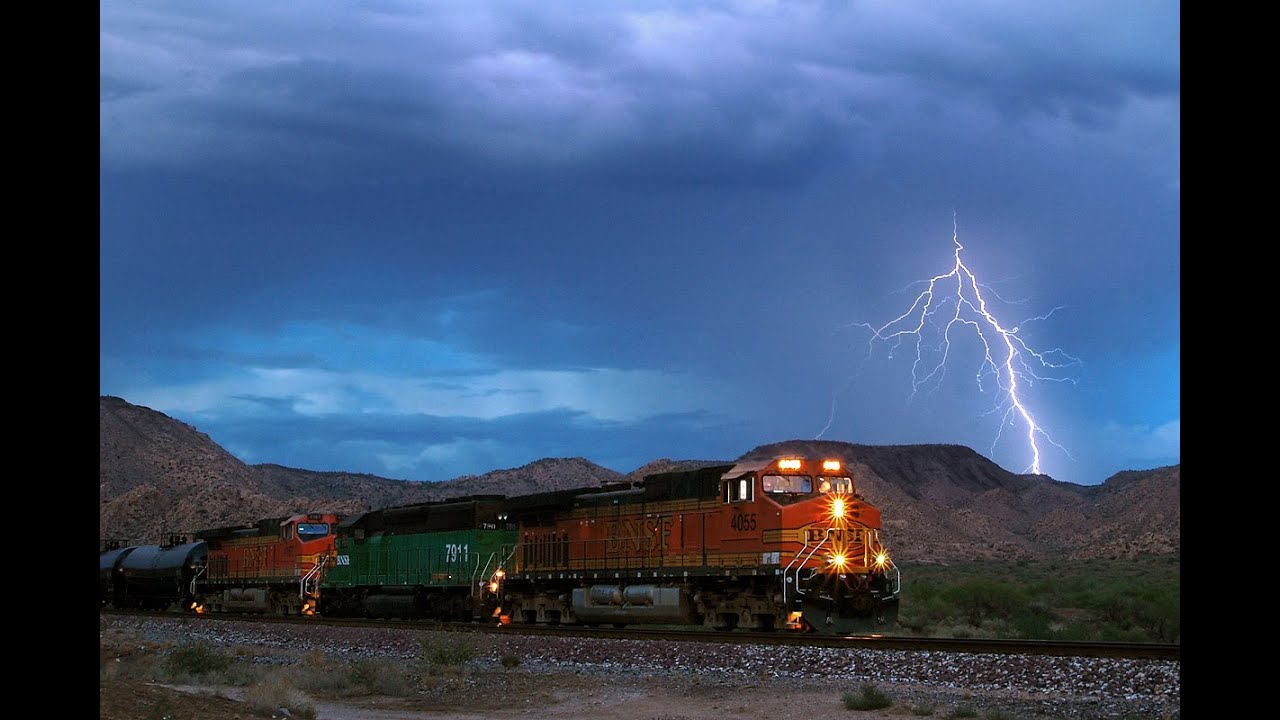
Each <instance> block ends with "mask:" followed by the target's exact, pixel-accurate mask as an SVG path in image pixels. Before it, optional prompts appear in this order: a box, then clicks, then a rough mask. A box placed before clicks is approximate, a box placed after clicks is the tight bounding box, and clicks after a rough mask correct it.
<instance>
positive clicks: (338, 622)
mask: <svg viewBox="0 0 1280 720" xmlns="http://www.w3.org/2000/svg"><path fill="white" fill-rule="evenodd" d="M101 612H102V613H103V614H109V615H117V616H132V617H162V618H169V619H172V618H174V617H183V618H189V619H191V620H193V621H199V622H220V621H222V622H225V621H239V622H246V621H247V622H263V623H289V624H310V625H317V626H330V627H372V628H400V629H406V630H410V629H412V630H448V631H452V632H476V633H498V634H508V635H547V636H555V637H584V638H612V639H624V640H645V641H654V642H656V641H663V642H711V643H724V644H752V645H792V646H800V647H823V648H867V649H874V650H918V651H933V652H952V653H986V654H1001V655H1056V656H1060V657H1104V658H1132V659H1154V660H1174V661H1180V660H1181V659H1182V650H1181V648H1182V646H1181V644H1179V643H1135V642H1105V641H1066V640H1009V639H984V638H937V637H912V636H899V635H850V636H839V635H815V634H808V633H787V632H771V633H769V632H756V631H748V630H734V631H728V632H714V631H704V630H684V629H675V628H671V627H648V628H590V627H585V626H582V625H498V624H497V623H474V622H472V623H464V622H440V621H435V620H378V619H366V618H324V617H318V616H312V617H296V616H281V615H262V614H234V613H216V614H201V615H193V614H186V613H174V612H146V611H133V610H113V609H103V610H102V611H101Z"/></svg>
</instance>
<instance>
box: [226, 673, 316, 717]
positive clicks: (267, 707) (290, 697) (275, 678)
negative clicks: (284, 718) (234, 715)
mask: <svg viewBox="0 0 1280 720" xmlns="http://www.w3.org/2000/svg"><path fill="white" fill-rule="evenodd" d="M244 699H245V702H246V703H248V704H249V708H250V709H251V710H253V711H254V712H255V713H258V714H260V715H270V716H271V717H276V715H277V714H278V713H279V712H280V711H281V710H285V711H287V712H288V714H289V716H290V717H298V718H304V719H305V720H310V719H311V718H314V717H315V716H316V708H315V705H312V704H311V701H310V700H309V699H308V698H307V696H306V695H304V694H303V693H302V691H300V690H298V689H297V688H295V687H294V686H293V685H291V684H290V683H289V681H288V680H287V679H285V678H284V677H283V676H281V675H270V676H268V677H267V678H266V679H265V680H262V681H261V682H258V683H255V684H253V685H250V686H249V689H248V690H245V693H244Z"/></svg>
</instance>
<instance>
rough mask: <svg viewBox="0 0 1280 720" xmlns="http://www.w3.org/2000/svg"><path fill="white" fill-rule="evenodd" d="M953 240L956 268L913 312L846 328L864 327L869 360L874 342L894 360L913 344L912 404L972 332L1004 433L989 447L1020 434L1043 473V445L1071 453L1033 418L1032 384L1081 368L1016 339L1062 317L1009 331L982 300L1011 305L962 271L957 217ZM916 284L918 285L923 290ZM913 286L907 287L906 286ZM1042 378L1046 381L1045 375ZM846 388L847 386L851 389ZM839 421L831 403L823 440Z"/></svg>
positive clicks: (1035, 469)
mask: <svg viewBox="0 0 1280 720" xmlns="http://www.w3.org/2000/svg"><path fill="white" fill-rule="evenodd" d="M951 241H952V243H953V244H954V245H955V265H953V266H952V268H951V270H950V271H949V272H947V273H945V274H943V275H936V276H934V277H932V278H930V279H929V280H928V281H927V287H926V288H925V290H924V291H923V292H921V293H920V294H919V295H917V296H916V298H915V301H914V302H912V304H911V307H910V308H909V309H908V310H907V311H906V312H904V313H902V314H901V315H899V316H898V317H896V318H894V319H892V320H890V321H889V322H886V323H884V324H883V325H880V326H879V327H876V326H873V325H871V324H869V323H851V324H850V325H846V326H845V327H863V328H866V329H867V330H870V331H871V339H870V340H868V341H867V345H868V355H869V354H870V353H871V352H872V351H873V350H874V349H875V345H876V343H877V342H884V343H889V344H890V346H891V347H890V351H889V358H890V359H893V357H894V354H895V353H896V352H897V351H898V350H899V349H900V348H902V347H903V345H904V344H906V343H909V342H910V338H913V337H914V345H915V359H914V360H913V361H912V364H911V397H912V398H914V397H915V394H916V392H918V391H919V390H920V388H921V387H922V386H924V385H926V384H927V383H932V384H933V386H934V387H937V385H938V384H939V383H941V382H942V379H943V377H944V376H945V375H946V368H947V361H948V360H949V359H950V356H951V340H952V333H953V332H963V331H965V330H972V331H973V332H974V334H975V335H976V336H977V338H978V340H979V342H980V343H981V345H982V348H983V357H982V361H981V362H980V363H979V365H978V369H977V371H976V377H975V380H976V382H977V385H978V389H979V391H980V392H984V393H985V392H986V387H985V385H984V379H985V378H986V377H988V376H991V377H992V378H993V382H994V385H995V387H996V388H997V393H996V397H997V400H996V404H995V407H994V408H993V409H992V410H991V413H999V414H1000V416H1001V422H1000V427H999V429H998V430H997V432H996V438H995V440H993V441H992V443H991V453H992V454H994V452H995V447H996V445H998V444H999V442H1000V439H1001V437H1002V436H1003V434H1004V432H1005V428H1006V427H1009V428H1020V429H1021V432H1023V433H1025V435H1026V442H1027V445H1028V447H1029V453H1030V456H1031V462H1030V464H1029V465H1028V466H1027V468H1026V469H1025V470H1023V472H1024V473H1026V472H1032V473H1036V474H1040V454H1041V453H1040V449H1041V447H1040V443H1041V442H1045V443H1048V444H1050V445H1053V446H1054V447H1057V448H1058V449H1060V450H1062V451H1063V452H1064V453H1066V454H1067V456H1068V457H1070V456H1071V453H1070V452H1068V451H1067V449H1066V448H1064V447H1062V446H1061V445H1059V444H1058V443H1057V442H1054V440H1053V438H1052V437H1050V436H1049V433H1048V432H1046V431H1045V429H1044V427H1042V426H1041V425H1040V424H1039V423H1038V422H1037V421H1036V419H1035V416H1034V414H1033V413H1032V412H1031V409H1030V408H1029V407H1028V405H1027V402H1026V399H1025V390H1026V388H1027V387H1030V386H1031V385H1033V384H1034V383H1035V381H1037V380H1039V381H1051V382H1070V383H1072V384H1075V380H1074V379H1072V378H1070V377H1054V376H1052V375H1053V374H1054V373H1060V372H1061V371H1062V370H1063V369H1064V368H1066V367H1069V366H1071V365H1078V364H1081V361H1080V360H1078V359H1077V358H1074V357H1072V356H1070V355H1068V354H1067V353H1065V352H1064V351H1062V350H1061V349H1059V348H1054V349H1053V350H1047V351H1038V350H1035V349H1033V348H1032V347H1030V346H1029V345H1027V343H1026V342H1024V341H1023V339H1022V336H1021V335H1020V334H1019V333H1020V331H1021V330H1022V328H1023V327H1024V326H1025V325H1026V324H1027V323H1030V322H1034V321H1040V320H1046V319H1048V318H1049V317H1050V316H1051V315H1053V313H1055V312H1057V311H1058V310H1060V309H1061V308H1060V307H1055V308H1053V309H1052V310H1050V311H1049V312H1048V313H1046V314H1044V315H1041V316H1038V317H1033V318H1029V319H1027V320H1024V321H1023V322H1022V323H1020V324H1019V325H1015V326H1013V327H1005V326H1004V325H1003V324H1002V323H1001V322H1000V321H999V320H998V319H997V318H996V316H995V315H994V314H993V313H992V311H991V310H990V309H989V308H988V306H987V298H986V297H984V296H983V289H985V290H986V291H987V292H988V293H989V294H990V295H992V296H993V297H994V298H995V299H997V300H1000V301H1002V302H1007V301H1005V300H1004V298H1001V297H1000V295H999V294H998V293H997V292H996V291H995V290H994V289H992V288H991V287H990V286H987V285H984V284H982V283H979V282H978V278H977V277H976V276H975V275H974V274H973V272H972V271H971V270H970V269H969V268H968V266H966V265H965V264H964V260H963V259H961V257H960V254H961V251H963V250H964V245H962V244H960V237H959V230H958V227H957V225H956V221H955V218H954V216H953V217H952V230H951ZM919 282H924V281H917V283H912V284H913V285H915V284H918V283H919ZM908 287H910V286H908ZM931 328H932V329H937V330H938V332H939V334H940V339H939V341H938V342H937V344H936V345H932V346H931V345H930V344H928V343H927V342H926V334H927V332H928V331H929V330H930V329H931ZM1042 373H1045V374H1042ZM846 387H847V385H846ZM834 418H835V400H834V398H833V399H832V413H831V417H830V418H828V420H827V425H826V427H824V428H823V429H822V431H821V432H819V433H818V437H819V438H820V437H822V435H823V433H825V432H826V431H827V430H828V429H829V428H830V427H831V423H832V421H833V420H834Z"/></svg>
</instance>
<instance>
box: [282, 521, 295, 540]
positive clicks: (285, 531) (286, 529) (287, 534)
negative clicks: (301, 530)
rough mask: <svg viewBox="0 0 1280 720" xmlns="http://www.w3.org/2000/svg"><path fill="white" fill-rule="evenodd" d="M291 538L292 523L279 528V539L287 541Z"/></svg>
mask: <svg viewBox="0 0 1280 720" xmlns="http://www.w3.org/2000/svg"><path fill="white" fill-rule="evenodd" d="M291 537H293V523H286V524H284V525H281V526H280V539H281V540H288V539H289V538H291Z"/></svg>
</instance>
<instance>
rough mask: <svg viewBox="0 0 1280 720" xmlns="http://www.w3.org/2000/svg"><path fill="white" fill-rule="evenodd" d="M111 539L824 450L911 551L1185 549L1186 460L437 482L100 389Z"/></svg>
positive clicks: (939, 557)
mask: <svg viewBox="0 0 1280 720" xmlns="http://www.w3.org/2000/svg"><path fill="white" fill-rule="evenodd" d="M100 428H101V429H100V458H99V459H100V484H99V502H100V515H99V518H100V523H101V527H100V538H118V539H125V540H131V541H135V542H137V541H142V542H155V541H157V540H159V539H162V538H163V537H165V536H166V535H168V534H169V533H173V532H185V531H191V530H196V529H200V528H207V527H215V526H219V525H229V524H236V523H242V522H252V521H255V520H258V519H261V518H267V517H276V516H281V515H286V514H290V513H293V512H301V511H304V510H307V511H316V510H332V511H335V512H341V513H349V514H350V513H356V512H361V511H364V510H367V509H370V508H379V507H390V506H394V505H404V504H409V503H415V502H423V501H426V500H436V499H442V498H446V497H456V496H461V495H474V494H506V495H517V494H524V493H530V492H542V491H548V490H561V489H568V488H575V487H588V486H597V485H599V484H601V483H606V482H619V481H624V480H639V479H641V478H643V477H644V476H645V475H647V474H651V473H655V472H665V471H668V470H673V469H687V468H694V467H701V466H706V465H713V464H722V463H728V462H733V461H734V460H735V459H743V460H746V459H757V458H768V457H774V456H777V455H785V454H799V453H806V454H809V453H812V454H819V455H824V456H827V457H839V458H842V459H843V460H844V461H845V463H846V464H847V465H848V466H849V468H850V469H851V472H852V473H853V475H854V477H855V479H856V481H857V483H858V489H859V492H861V494H862V495H863V496H864V497H866V498H867V499H868V500H869V501H870V502H872V503H875V504H876V505H877V506H879V507H880V508H881V510H882V511H883V515H884V535H885V541H886V543H887V545H888V546H889V548H890V550H891V551H892V552H893V553H894V555H895V557H897V558H898V559H899V560H901V561H913V562H957V561H963V560H973V559H988V558H989V559H1008V558H1018V557H1064V556H1070V557H1076V558H1093V557H1128V556H1134V555H1139V554H1166V553H1176V552H1179V550H1180V532H1181V512H1180V508H1181V506H1180V500H1179V498H1180V482H1181V468H1180V466H1172V467H1167V468H1158V469H1155V470H1146V471H1129V472H1123V473H1119V474H1117V475H1115V476H1114V477H1112V478H1110V479H1109V480H1107V482H1105V483H1103V484H1102V485H1097V486H1086V485H1073V484H1071V483H1063V482H1058V481H1055V480H1053V479H1052V478H1050V477H1047V476H1043V475H1018V474H1015V473H1010V472H1008V471H1007V470H1004V469H1003V468H1001V467H999V466H998V465H996V464H994V463H992V462H991V461H990V460H988V459H986V458H985V457H983V456H981V455H979V454H978V453H977V452H975V451H974V450H972V449H970V448H967V447H963V446H958V445H898V446H882V445H857V444H853V443H845V442H837V441H826V440H789V441H786V442H780V443H773V444H769V445H763V446H760V447H757V448H755V449H753V450H751V451H750V452H748V453H746V454H745V455H743V456H742V457H741V458H729V459H720V460H679V461H676V460H669V459H665V458H664V459H660V460H654V461H652V462H650V463H647V464H646V465H644V466H643V467H640V468H637V469H635V470H633V471H631V472H629V473H627V474H625V475H624V474H623V473H620V472H618V471H615V470H611V469H609V468H604V467H601V466H599V465H596V464H594V463H592V462H590V461H588V460H586V459H584V458H547V459H543V460H538V461H536V462H533V463H530V464H528V465H525V466H523V467H520V468H514V469H504V470H495V471H493V472H489V473H486V474H484V475H467V476H463V477H459V478H456V479H454V480H449V481H446V482H439V483H420V482H409V481H404V480H391V479H387V478H382V477H378V476H375V475H367V474H357V473H340V472H338V473H335V472H316V471H311V470H302V469H296V468H286V467H281V466H279V465H246V464H244V463H242V462H241V461H239V460H237V459H236V458H235V457H233V456H232V455H231V454H229V453H227V452H226V451H225V450H223V449H222V448H220V447H219V446H218V445H217V444H215V443H214V442H213V441H212V440H211V439H210V438H209V437H208V436H207V435H205V434H204V433H201V432H199V431H198V430H196V429H195V428H193V427H191V426H189V425H186V424H184V423H181V422H179V421H177V420H174V419H173V418H170V417H168V416H167V415H164V414H163V413H159V412H156V411H154V410H151V409H149V408H145V407H140V406H136V405H132V404H130V403H128V402H127V401H125V400H122V399H120V398H115V397H102V398H101V401H100Z"/></svg>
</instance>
